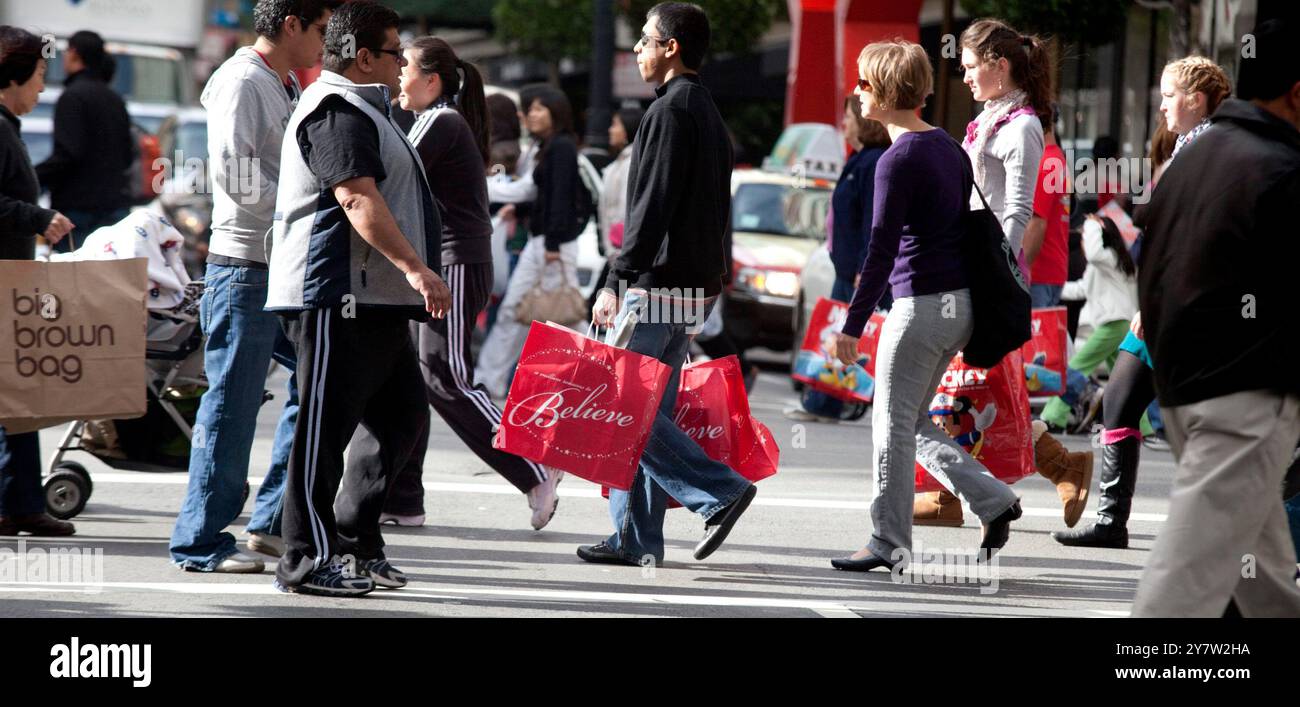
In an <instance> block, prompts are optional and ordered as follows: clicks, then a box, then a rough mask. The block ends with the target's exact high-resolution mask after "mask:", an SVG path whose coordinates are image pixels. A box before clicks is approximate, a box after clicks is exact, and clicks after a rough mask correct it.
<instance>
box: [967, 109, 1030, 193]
mask: <svg viewBox="0 0 1300 707" xmlns="http://www.w3.org/2000/svg"><path fill="white" fill-rule="evenodd" d="M1028 102H1029V96H1028V94H1026V93H1025V91H1024V89H1021V88H1017V89H1015V90H1014V91H1008V92H1007V93H1006V94H1005V95H1003V96H1001V97H999V98H994V99H991V100H989V101H986V102H985V103H984V110H983V111H982V112H981V113H980V114H979V116H978V117H976V118H975V120H973V121H971V124H970V125H969V126H967V130H966V141H965V142H964V143H963V146H964V147H966V149H967V151H968V152H969V154H970V156H971V161H972V162H974V163H975V183H976V184H979V185H981V187H982V186H983V184H984V147H985V146H986V145H987V144H988V142H989V140H992V139H993V136H994V135H996V134H997V132H998V128H1000V127H1002V124H1003V123H1005V122H1007V120H1008V116H1010V115H1011V114H1012V113H1014V112H1015V111H1017V110H1019V109H1021V108H1024V107H1025V106H1026V104H1028ZM971 128H973V129H974V135H973V136H972V135H971V132H972V131H971Z"/></svg>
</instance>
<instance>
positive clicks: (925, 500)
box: [912, 490, 962, 528]
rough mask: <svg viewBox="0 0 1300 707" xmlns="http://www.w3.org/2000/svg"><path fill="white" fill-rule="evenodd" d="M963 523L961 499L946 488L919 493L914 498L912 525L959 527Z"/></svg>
mask: <svg viewBox="0 0 1300 707" xmlns="http://www.w3.org/2000/svg"><path fill="white" fill-rule="evenodd" d="M961 524H962V514H961V501H959V500H957V497H956V496H954V495H952V494H951V493H948V491H946V490H945V491H931V492H930V493H918V494H916V497H915V498H914V499H913V500H912V525H941V526H944V527H947V528H959V527H961Z"/></svg>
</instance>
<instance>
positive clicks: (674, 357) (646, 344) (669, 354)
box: [606, 291, 750, 565]
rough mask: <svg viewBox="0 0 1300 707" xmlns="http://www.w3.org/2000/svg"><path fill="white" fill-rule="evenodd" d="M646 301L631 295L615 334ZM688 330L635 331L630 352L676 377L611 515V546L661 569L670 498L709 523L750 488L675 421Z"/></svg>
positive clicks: (649, 327) (644, 325) (656, 327)
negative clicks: (664, 367)
mask: <svg viewBox="0 0 1300 707" xmlns="http://www.w3.org/2000/svg"><path fill="white" fill-rule="evenodd" d="M646 302H647V298H646V297H645V296H644V295H642V294H640V293H638V292H634V291H632V292H628V293H627V295H626V297H625V298H624V300H623V308H622V310H621V311H620V312H619V316H618V321H617V322H616V323H615V326H614V330H615V331H617V330H618V329H619V328H620V324H622V323H623V320H625V319H626V318H627V317H628V316H629V314H630V313H631V312H633V311H634V310H636V311H644V308H645V305H646ZM715 303H716V300H713V301H710V302H709V304H708V306H707V307H705V311H704V312H703V313H702V315H701V317H700V319H699V322H698V323H703V321H704V319H705V318H707V316H708V310H710V309H712V308H713V305H714V304H715ZM653 309H655V308H651V310H653ZM664 309H666V308H664ZM688 329H689V325H688V324H685V323H680V324H679V323H661V322H646V321H642V322H639V323H637V324H636V326H635V328H634V329H633V330H632V338H631V339H630V340H629V341H628V345H627V348H628V350H629V351H635V352H637V353H640V354H644V355H646V356H651V357H653V358H657V359H659V360H660V361H662V362H663V363H665V364H666V365H668V366H670V367H671V368H672V377H670V378H669V379H668V385H667V386H666V387H665V389H664V397H663V400H662V401H661V402H660V403H659V413H658V414H657V415H655V420H654V423H653V427H652V428H651V430H650V439H649V441H648V442H646V446H645V451H644V452H642V453H641V464H640V466H639V467H638V468H637V472H636V476H635V478H634V479H633V480H632V489H631V490H630V491H619V490H617V489H611V490H610V492H609V515H610V518H611V519H612V520H613V521H614V528H615V531H614V534H613V535H611V536H610V537H609V539H608V540H606V542H607V543H608V544H609V546H610V547H612V548H613V549H615V550H617V551H618V552H619V553H621V554H622V555H623V556H624V557H626V558H628V559H631V560H636V561H642V560H643V558H645V557H647V556H649V557H653V558H654V561H655V564H656V565H657V564H660V563H662V562H663V558H664V512H665V511H667V510H668V497H669V495H670V494H671V495H672V497H673V498H675V499H677V502H678V503H680V504H682V505H683V506H684V507H686V508H688V509H690V510H691V511H692V512H695V513H698V514H700V515H701V516H704V518H705V520H707V519H709V518H710V517H711V516H713V514H714V513H717V512H718V511H720V510H722V509H723V508H726V507H727V506H728V505H730V504H731V503H732V502H733V501H735V500H736V499H738V498H740V496H741V494H743V493H744V492H745V490H746V489H748V488H749V486H750V482H749V480H747V479H746V478H745V477H743V476H741V475H740V474H737V473H736V472H735V471H734V470H732V469H731V467H729V466H727V465H726V464H723V463H721V462H717V461H714V460H712V459H710V458H709V457H708V455H706V454H705V453H704V450H703V449H700V445H698V444H696V443H695V441H694V440H692V439H691V438H690V437H689V436H687V434H686V433H685V432H683V431H682V430H681V429H680V428H679V427H677V424H676V423H674V422H673V419H672V414H673V407H674V405H675V404H676V402H677V384H678V381H679V380H680V378H681V372H682V364H683V363H685V362H686V352H687V349H688V348H689V347H690V344H691V338H692V336H693V334H692V333H690V332H689V331H688Z"/></svg>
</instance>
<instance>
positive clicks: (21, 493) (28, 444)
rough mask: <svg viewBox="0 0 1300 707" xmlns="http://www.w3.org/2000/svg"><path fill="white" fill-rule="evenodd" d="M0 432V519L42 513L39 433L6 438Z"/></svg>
mask: <svg viewBox="0 0 1300 707" xmlns="http://www.w3.org/2000/svg"><path fill="white" fill-rule="evenodd" d="M3 429H4V428H0V518H11V517H15V516H29V515H36V514H38V513H44V512H45V494H44V493H43V492H42V491H41V447H40V437H39V436H38V434H39V433H37V432H24V433H22V434H16V435H6V434H5V433H4V431H3ZM4 457H8V461H5V460H4Z"/></svg>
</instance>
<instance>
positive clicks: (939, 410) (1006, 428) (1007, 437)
mask: <svg viewBox="0 0 1300 707" xmlns="http://www.w3.org/2000/svg"><path fill="white" fill-rule="evenodd" d="M930 417H931V419H933V420H934V422H935V424H937V425H939V426H940V427H942V428H943V429H944V431H946V432H947V433H948V434H949V435H950V436H952V438H953V439H955V440H957V443H958V444H960V445H961V446H962V447H963V448H964V449H965V450H966V451H968V452H970V454H971V456H973V457H975V458H976V459H977V460H979V462H980V463H981V464H983V465H984V466H986V467H988V470H989V471H990V472H992V474H993V475H994V476H995V477H997V478H999V479H1001V480H1003V481H1005V482H1006V483H1008V484H1013V483H1015V482H1017V481H1019V480H1020V479H1023V478H1025V477H1026V476H1029V475H1031V474H1033V473H1034V444H1033V433H1032V431H1031V430H1030V427H1029V421H1030V418H1029V394H1028V393H1027V392H1026V390H1025V376H1024V372H1023V364H1022V363H1021V358H1020V352H1019V351H1012V352H1011V353H1009V354H1007V356H1006V357H1005V358H1003V359H1002V360H1001V361H1000V362H999V363H998V365H996V366H994V367H993V368H989V369H984V368H975V367H974V366H968V365H966V363H965V361H963V360H962V355H961V354H960V353H958V354H957V355H956V357H954V358H953V359H952V363H950V364H948V370H947V371H946V372H945V373H944V375H943V380H942V381H941V382H940V384H939V387H938V389H936V390H935V395H934V399H933V400H932V401H931V403H930ZM942 488H943V486H942V485H940V484H939V482H938V481H936V480H935V479H934V477H932V476H930V474H928V473H927V472H926V471H925V469H923V468H921V465H920V464H917V465H916V490H917V491H938V490H940V489H942Z"/></svg>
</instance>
